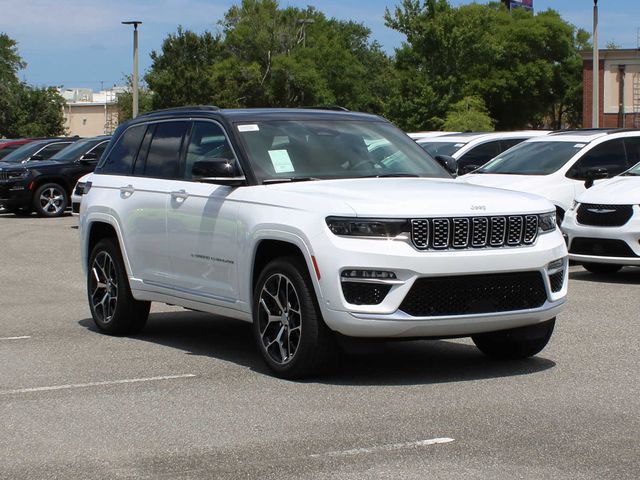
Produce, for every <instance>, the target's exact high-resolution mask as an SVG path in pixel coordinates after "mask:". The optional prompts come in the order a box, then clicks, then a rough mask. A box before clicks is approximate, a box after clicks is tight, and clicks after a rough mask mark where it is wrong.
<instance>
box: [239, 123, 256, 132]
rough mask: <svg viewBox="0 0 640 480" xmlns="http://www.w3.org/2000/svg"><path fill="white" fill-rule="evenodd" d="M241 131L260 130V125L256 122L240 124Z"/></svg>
mask: <svg viewBox="0 0 640 480" xmlns="http://www.w3.org/2000/svg"><path fill="white" fill-rule="evenodd" d="M238 131H239V132H259V131H260V127H258V125H256V124H255V123H251V124H249V125H238Z"/></svg>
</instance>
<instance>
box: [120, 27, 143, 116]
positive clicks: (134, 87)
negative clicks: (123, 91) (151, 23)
mask: <svg viewBox="0 0 640 480" xmlns="http://www.w3.org/2000/svg"><path fill="white" fill-rule="evenodd" d="M122 24H123V25H133V82H132V83H133V85H132V93H133V108H132V114H131V116H132V117H133V118H136V117H137V116H138V25H141V24H142V22H141V21H140V20H129V21H127V22H122Z"/></svg>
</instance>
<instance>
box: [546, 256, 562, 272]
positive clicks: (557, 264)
mask: <svg viewBox="0 0 640 480" xmlns="http://www.w3.org/2000/svg"><path fill="white" fill-rule="evenodd" d="M562 267H564V258H559V259H557V260H554V261H553V262H549V265H547V270H548V271H553V270H560V269H561V268H562Z"/></svg>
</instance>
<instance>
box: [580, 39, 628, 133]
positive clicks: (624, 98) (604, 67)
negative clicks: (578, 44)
mask: <svg viewBox="0 0 640 480" xmlns="http://www.w3.org/2000/svg"><path fill="white" fill-rule="evenodd" d="M599 55H600V59H599V63H600V65H599V68H598V72H599V79H600V80H599V87H600V91H599V94H598V97H599V101H598V106H599V110H600V112H599V126H600V127H607V128H616V127H618V128H640V51H639V50H638V49H616V50H600V52H599ZM582 66H583V67H582V79H583V86H584V88H583V99H582V116H583V121H582V123H583V126H584V127H585V128H590V127H592V126H593V122H592V111H593V100H592V98H593V52H591V51H584V52H582Z"/></svg>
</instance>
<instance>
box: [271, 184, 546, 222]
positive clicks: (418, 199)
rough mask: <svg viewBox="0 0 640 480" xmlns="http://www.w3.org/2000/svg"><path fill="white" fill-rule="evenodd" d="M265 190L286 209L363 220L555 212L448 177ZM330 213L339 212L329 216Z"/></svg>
mask: <svg viewBox="0 0 640 480" xmlns="http://www.w3.org/2000/svg"><path fill="white" fill-rule="evenodd" d="M261 188H264V189H268V190H269V191H270V192H279V193H280V195H266V197H268V198H277V199H278V203H279V204H280V205H282V206H292V205H295V206H300V205H303V206H304V207H305V209H306V208H308V209H309V210H314V211H322V212H326V213H328V214H336V215H337V214H341V213H346V212H348V211H349V209H350V210H352V211H353V213H355V214H356V215H357V216H361V217H376V216H378V217H386V218H407V217H427V216H429V217H431V216H439V215H443V216H466V215H506V214H514V213H540V212H545V211H550V210H553V209H554V207H553V205H552V204H551V203H550V202H548V201H547V200H545V199H543V198H540V197H538V196H534V195H529V194H524V193H515V192H509V191H505V190H499V189H491V188H484V187H478V186H475V185H468V184H465V183H462V182H456V181H454V180H450V179H442V180H441V179H438V180H436V179H428V178H360V179H343V180H322V181H311V182H299V183H280V184H274V185H267V186H263V187H261ZM264 198H265V195H263V196H262V199H264ZM340 205H342V206H343V207H342V208H340ZM344 207H348V208H344ZM330 209H337V210H339V211H335V212H330V211H328V210H330Z"/></svg>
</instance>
